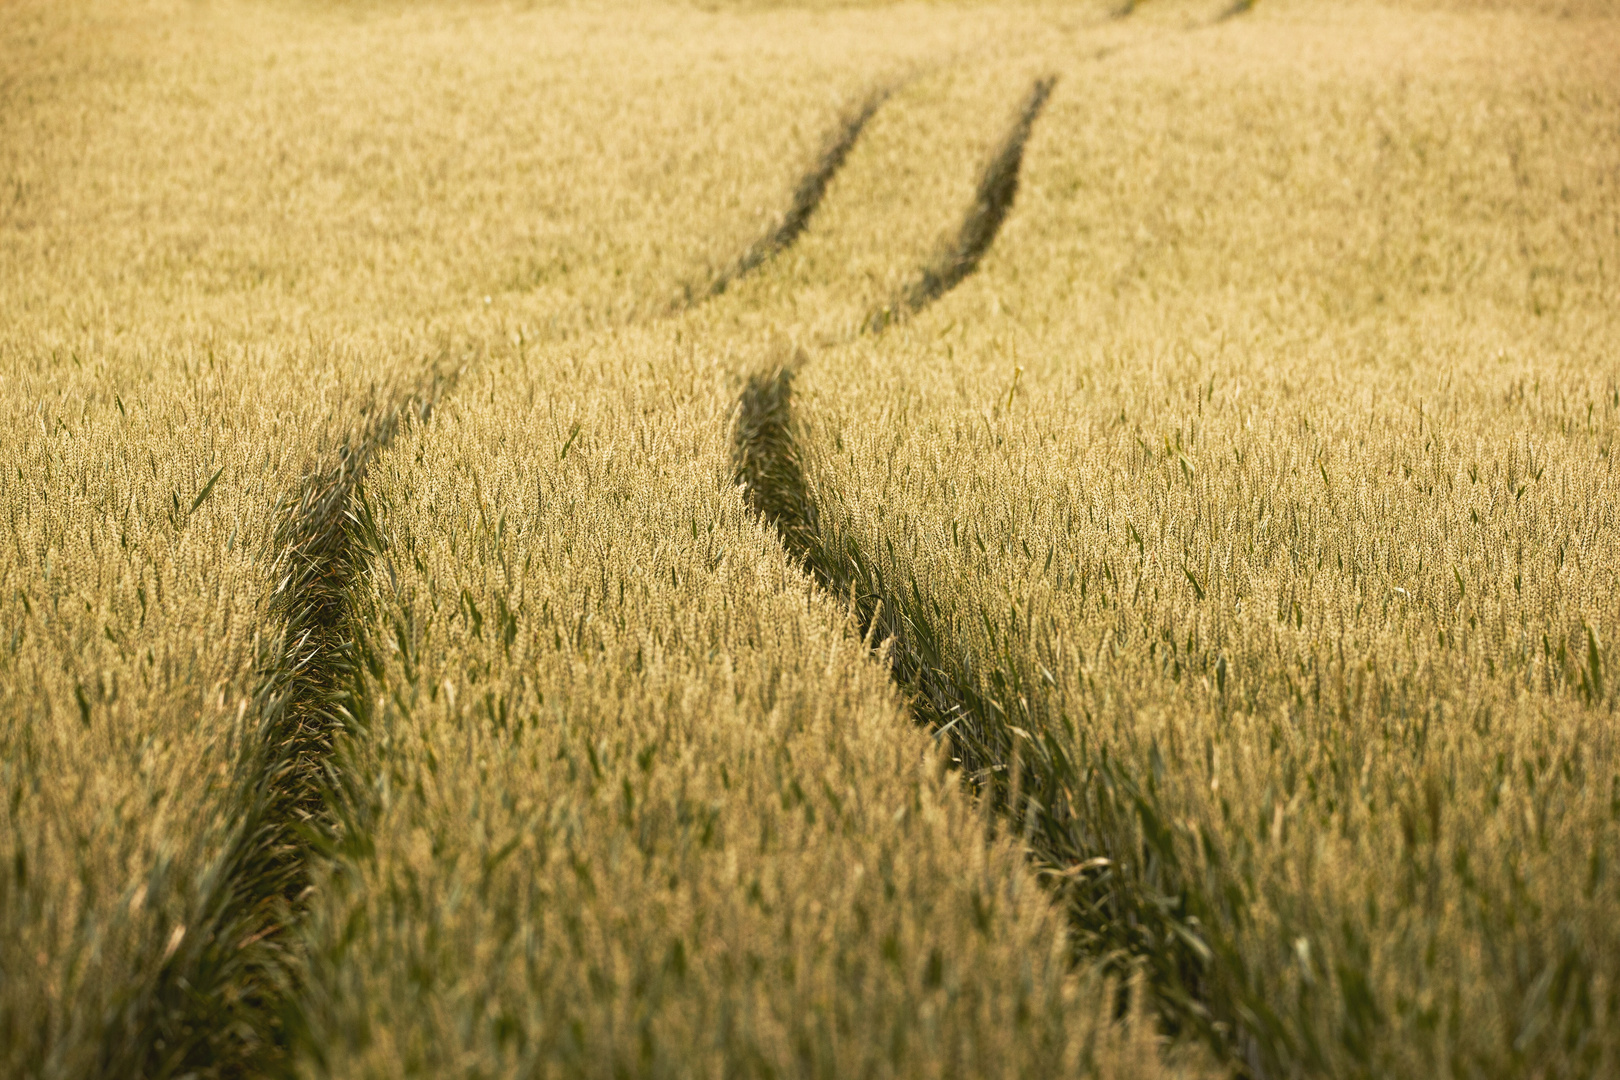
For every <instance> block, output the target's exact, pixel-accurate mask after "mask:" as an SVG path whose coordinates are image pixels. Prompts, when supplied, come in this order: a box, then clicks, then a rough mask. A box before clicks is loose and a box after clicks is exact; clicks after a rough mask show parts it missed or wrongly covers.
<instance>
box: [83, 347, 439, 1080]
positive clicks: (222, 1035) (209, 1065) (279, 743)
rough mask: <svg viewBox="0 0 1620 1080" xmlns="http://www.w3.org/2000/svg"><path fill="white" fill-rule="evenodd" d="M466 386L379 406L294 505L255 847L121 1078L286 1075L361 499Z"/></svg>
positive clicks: (321, 835) (269, 665) (341, 697)
mask: <svg viewBox="0 0 1620 1080" xmlns="http://www.w3.org/2000/svg"><path fill="white" fill-rule="evenodd" d="M456 374H457V373H456V372H454V371H441V370H434V371H430V372H428V373H426V374H425V375H424V377H423V379H422V380H421V382H420V383H419V385H418V386H416V387H414V388H412V389H411V390H409V391H407V392H406V393H404V394H401V395H399V396H397V397H395V398H394V399H392V400H388V399H385V400H382V401H379V402H377V403H376V404H375V405H374V407H373V408H372V409H370V410H368V415H367V416H365V417H364V418H363V420H362V422H361V423H360V424H359V425H357V426H358V434H356V435H355V437H354V438H353V439H351V440H350V441H349V442H348V443H346V444H345V445H344V446H342V447H341V448H339V450H338V451H337V453H336V454H334V455H333V456H332V457H331V458H330V459H329V460H326V461H323V462H319V463H318V464H317V465H316V466H315V467H314V468H312V469H311V470H310V471H309V472H308V473H307V474H306V475H305V476H304V478H303V480H302V481H301V482H300V484H299V487H298V490H296V491H293V492H289V493H288V495H287V497H286V499H285V511H284V518H283V522H282V525H281V526H280V529H279V532H278V535H277V538H276V540H277V551H278V554H277V558H276V560H275V562H274V564H273V566H272V568H271V572H272V573H273V574H274V575H275V578H276V579H277V588H276V591H275V595H274V615H275V618H276V620H277V621H278V623H279V630H278V631H274V632H276V633H277V635H278V639H277V641H276V642H275V644H274V645H273V646H272V647H270V648H269V649H268V650H267V651H266V659H265V661H264V663H263V668H262V670H261V672H260V674H259V678H258V689H257V692H256V694H255V697H254V708H255V710H256V711H257V713H258V724H257V728H258V737H259V745H258V746H257V747H255V748H254V749H253V751H252V754H251V757H250V759H249V760H251V761H252V762H253V764H252V766H251V768H250V769H249V771H248V775H246V776H244V777H242V778H241V780H240V784H241V791H240V794H239V795H238V797H237V802H238V805H239V806H240V808H241V814H242V819H243V820H242V827H241V828H240V830H239V832H238V836H239V840H238V843H237V846H236V848H235V849H234V850H233V851H231V853H230V855H229V856H228V858H227V859H226V861H225V864H224V865H225V870H224V871H223V872H222V873H221V874H220V875H219V876H218V877H217V878H216V879H215V880H214V881H212V882H211V883H210V899H209V902H208V903H207V905H206V910H207V912H208V918H207V924H206V925H204V926H200V927H193V928H190V929H189V931H188V933H187V935H186V936H187V939H188V940H189V941H191V942H195V943H196V944H195V945H194V946H191V947H188V948H186V949H182V950H177V951H175V952H174V954H173V955H172V956H170V957H169V958H168V959H167V961H166V963H165V964H164V966H163V967H162V968H161V969H160V970H159V971H157V972H156V973H154V976H153V979H152V982H151V983H150V985H149V986H148V987H147V989H146V991H145V992H144V993H143V994H142V995H141V999H140V1002H139V1004H138V1005H137V1015H136V1030H137V1031H138V1032H139V1033H140V1037H139V1038H138V1039H136V1040H135V1041H133V1042H129V1041H126V1040H123V1039H119V1040H117V1041H116V1042H113V1043H110V1044H109V1045H108V1047H107V1048H106V1049H105V1050H104V1052H103V1055H102V1058H103V1065H104V1071H105V1073H106V1074H107V1075H157V1076H172V1075H178V1074H190V1075H199V1074H200V1075H244V1074H252V1073H264V1072H269V1071H273V1070H274V1066H275V1063H276V1060H277V1058H278V1054H277V1049H278V1048H279V1047H281V1046H282V1045H283V1044H284V1034H283V1032H282V1031H281V1030H280V1023H281V1020H280V1018H281V1015H282V1013H283V1005H284V1003H285V1002H286V1000H287V999H288V998H289V996H290V995H292V994H294V993H295V992H296V989H297V964H296V956H295V954H294V951H293V945H292V943H291V941H290V936H289V931H290V930H291V928H292V926H293V925H294V924H295V922H296V920H297V919H298V917H299V915H300V913H301V911H302V910H303V908H304V905H305V902H306V900H307V890H308V886H309V880H310V860H311V858H312V856H313V853H314V851H315V850H316V849H317V847H318V846H319V845H320V844H321V843H322V842H323V841H324V839H326V838H327V837H328V836H330V834H331V824H330V814H329V811H328V804H327V798H326V789H327V786H328V781H327V778H326V771H325V762H326V757H327V754H328V752H329V751H330V749H331V746H332V740H333V738H334V736H335V735H336V733H337V731H338V730H339V729H340V728H341V726H342V724H343V717H344V716H345V714H346V713H347V712H348V711H349V703H348V701H347V696H348V691H349V687H350V686H351V685H352V678H351V675H352V669H353V663H354V650H353V642H352V638H351V636H350V633H349V627H348V622H347V614H346V599H347V597H346V594H347V590H348V588H349V584H350V582H351V581H352V580H353V579H354V577H355V574H356V573H357V572H358V570H359V569H360V562H361V560H362V559H363V557H364V555H363V550H362V548H361V546H360V545H358V544H357V543H356V541H355V529H354V525H355V518H354V506H355V504H356V496H357V492H358V489H359V487H360V485H361V483H362V482H363V480H364V478H365V473H366V467H367V465H368V464H369V463H370V461H371V459H372V458H373V457H374V456H375V455H376V454H377V452H378V451H379V450H381V449H382V448H383V447H384V446H386V445H387V444H388V442H389V441H390V440H391V439H392V438H393V436H394V434H395V433H396V432H397V431H398V430H399V427H400V425H401V423H402V422H404V421H405V419H406V418H407V417H409V416H413V415H414V416H416V417H418V418H425V417H426V416H427V414H428V413H429V411H430V410H431V409H432V408H433V405H434V403H435V402H436V401H437V400H438V399H439V398H440V397H441V396H443V395H444V394H445V393H446V392H448V391H449V389H450V388H451V387H452V386H453V385H454V382H455V379H456ZM267 629H268V628H267ZM250 945H251V946H253V948H251V949H249V948H248V946H250ZM244 1018H246V1019H245V1020H244ZM244 1022H245V1023H246V1025H247V1027H248V1028H249V1029H250V1030H242V1025H243V1024H244Z"/></svg>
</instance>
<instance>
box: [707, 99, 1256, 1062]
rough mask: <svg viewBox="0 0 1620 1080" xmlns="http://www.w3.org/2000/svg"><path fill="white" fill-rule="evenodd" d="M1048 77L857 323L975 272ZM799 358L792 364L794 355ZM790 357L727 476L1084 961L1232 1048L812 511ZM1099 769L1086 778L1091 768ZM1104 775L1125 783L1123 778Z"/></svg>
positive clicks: (974, 708)
mask: <svg viewBox="0 0 1620 1080" xmlns="http://www.w3.org/2000/svg"><path fill="white" fill-rule="evenodd" d="M1054 82H1055V80H1054V79H1053V78H1051V77H1045V78H1041V79H1038V80H1036V82H1035V83H1034V85H1033V86H1032V87H1031V89H1030V91H1029V94H1028V95H1027V96H1026V98H1025V100H1024V103H1023V106H1022V107H1021V109H1020V110H1019V112H1018V114H1017V118H1016V119H1015V121H1014V123H1013V124H1012V126H1011V128H1010V129H1009V130H1008V132H1007V133H1006V134H1005V135H1004V137H1003V138H1002V140H1001V142H1000V143H999V145H998V147H997V149H996V151H995V152H994V153H993V155H992V156H991V158H990V159H989V161H988V162H987V163H986V165H985V167H984V169H983V172H982V173H981V176H980V180H979V184H978V188H977V191H976V194H975V198H974V201H973V203H972V204H971V205H970V206H969V208H968V210H967V212H966V213H965V214H964V217H963V220H962V223H961V225H960V227H959V229H958V230H957V233H956V236H955V239H954V241H953V242H952V243H951V244H949V245H948V246H947V247H946V248H945V249H944V253H943V254H942V255H941V256H940V257H939V258H938V259H937V260H936V261H934V262H933V263H931V264H930V265H928V266H927V267H925V268H924V269H923V270H922V271H921V272H920V273H919V275H918V276H917V277H916V278H915V279H914V280H913V281H912V283H911V284H910V285H909V286H908V287H907V288H906V289H905V290H904V291H903V292H902V293H901V294H900V296H899V297H898V298H897V299H896V300H895V301H893V302H891V303H890V304H888V305H886V306H884V307H882V308H879V309H878V310H876V311H875V312H874V313H873V314H872V315H871V316H870V317H869V318H868V320H867V323H866V329H867V331H868V332H871V333H882V332H883V331H884V330H886V329H887V328H888V327H890V326H891V325H893V324H895V323H896V322H898V321H899V320H901V319H904V318H906V317H908V316H909V315H911V314H914V313H915V312H917V311H919V310H921V309H922V308H923V307H925V306H926V305H927V304H929V303H932V302H933V301H934V300H936V299H938V298H939V297H940V296H943V295H944V294H945V293H946V292H948V291H949V290H950V289H952V288H954V287H955V286H956V285H958V284H960V283H961V282H962V281H963V280H964V279H965V278H967V277H968V276H969V275H970V274H972V273H973V272H974V270H975V269H977V267H978V265H979V263H980V261H981V260H982V258H983V257H984V255H985V253H986V252H987V251H988V250H989V248H990V246H991V244H992V243H993V242H994V240H995V237H996V234H997V232H998V231H999V230H1000V228H1001V225H1002V224H1003V222H1004V221H1005V220H1006V218H1007V215H1008V214H1009V213H1010V212H1011V209H1012V205H1013V201H1014V199H1015V197H1016V195H1017V191H1018V176H1019V171H1020V166H1021V164H1022V161H1023V151H1024V146H1025V144H1026V143H1027V141H1028V139H1029V136H1030V133H1031V130H1032V129H1033V127H1034V124H1035V121H1036V119H1037V118H1038V117H1039V115H1040V112H1041V109H1042V108H1043V106H1044V105H1045V104H1046V101H1047V99H1048V98H1049V96H1050V94H1051V91H1052V88H1053V84H1054ZM800 362H802V361H800ZM794 374H795V366H794V365H786V366H777V367H773V368H770V369H767V370H764V371H758V372H755V373H754V374H753V375H752V376H750V378H749V379H748V381H747V384H746V386H745V387H744V389H743V392H742V395H741V399H740V401H739V409H738V418H737V428H736V436H735V460H736V474H737V478H738V481H739V483H740V485H741V487H742V490H743V493H744V498H745V499H746V500H747V501H748V503H749V505H750V507H752V509H753V510H754V511H755V512H756V513H757V514H759V515H760V516H761V517H762V518H763V519H764V520H766V521H769V522H770V523H771V524H772V525H774V526H775V528H776V530H777V532H778V534H779V535H780V537H781V539H782V542H783V544H784V546H785V547H786V548H787V549H788V551H789V552H790V553H791V554H792V555H793V557H794V558H795V559H796V560H797V561H798V562H799V563H800V565H801V566H803V567H804V568H805V570H806V571H807V572H808V573H810V574H811V575H812V576H813V577H815V578H816V580H817V581H818V582H820V584H821V585H822V586H823V587H824V588H826V589H827V590H828V591H830V592H832V593H834V594H836V595H839V596H844V597H847V598H848V599H849V601H850V603H851V604H852V606H853V609H854V615H855V617H856V619H857V621H858V624H859V626H860V629H861V632H862V634H863V635H865V636H866V637H868V638H869V639H871V640H877V641H884V642H887V647H888V655H889V661H890V664H891V671H892V674H893V677H894V680H895V682H896V684H897V685H899V686H900V688H901V689H902V690H903V691H904V692H905V694H906V697H907V700H908V703H909V705H910V707H911V711H912V714H913V717H914V719H915V720H916V721H917V722H918V723H919V724H920V725H922V726H923V727H925V728H926V729H928V730H929V731H931V732H933V733H934V735H935V737H936V738H941V739H944V738H948V739H949V740H950V744H951V747H952V758H953V760H954V761H955V762H956V763H957V765H958V767H959V769H960V771H961V774H962V778H963V781H964V783H965V784H966V785H967V786H968V788H969V789H970V790H971V791H973V793H974V794H975V795H977V796H979V797H981V798H983V799H986V800H987V801H988V802H989V804H990V805H991V806H992V807H994V808H995V809H996V810H997V811H998V812H999V814H1000V815H1001V817H1002V819H1003V820H1004V821H1006V822H1007V823H1008V824H1009V826H1011V827H1014V828H1016V829H1018V830H1019V831H1022V832H1023V833H1024V834H1025V835H1026V836H1027V837H1028V839H1029V844H1030V854H1031V857H1032V858H1033V859H1034V860H1035V861H1036V863H1038V864H1040V865H1041V866H1042V867H1043V868H1044V869H1046V870H1047V871H1048V874H1047V880H1048V882H1049V884H1051V885H1052V886H1053V888H1054V892H1055V893H1056V894H1057V896H1058V898H1059V900H1060V902H1061V903H1062V904H1063V906H1064V908H1065V910H1066V912H1067V914H1068V917H1069V920H1070V923H1071V925H1072V926H1073V927H1074V929H1075V939H1076V941H1077V942H1085V943H1088V945H1086V946H1084V947H1083V948H1084V953H1085V955H1086V958H1088V959H1090V960H1093V961H1095V960H1097V959H1098V958H1099V956H1100V955H1102V954H1109V955H1112V956H1113V957H1114V960H1115V966H1116V967H1117V968H1118V970H1119V971H1120V973H1121V974H1128V973H1129V972H1130V971H1132V970H1133V969H1134V968H1135V967H1137V966H1138V965H1140V966H1142V967H1144V968H1145V969H1146V970H1147V973H1148V974H1149V976H1150V978H1151V980H1152V982H1153V984H1154V988H1155V991H1156V993H1155V997H1156V1000H1157V1004H1158V1007H1159V1011H1160V1013H1161V1015H1162V1017H1163V1018H1164V1020H1165V1022H1166V1026H1167V1029H1168V1030H1171V1031H1177V1032H1179V1031H1187V1032H1194V1033H1197V1034H1199V1035H1201V1036H1202V1037H1203V1038H1204V1039H1205V1040H1206V1041H1208V1042H1209V1043H1211V1044H1212V1045H1213V1046H1215V1047H1216V1049H1217V1050H1218V1051H1220V1052H1222V1053H1225V1054H1228V1055H1230V1052H1231V1047H1230V1044H1229V1037H1228V1035H1227V1034H1226V1032H1227V1031H1228V1030H1229V1029H1228V1028H1224V1027H1218V1026H1217V1025H1216V1024H1215V1023H1213V1022H1212V1021H1213V1019H1214V1014H1213V1013H1212V1011H1211V1009H1210V1007H1209V1005H1208V1004H1207V1003H1206V1002H1204V1001H1203V1000H1202V996H1203V995H1202V994H1201V992H1200V991H1201V978H1200V975H1199V972H1200V964H1199V960H1198V958H1197V957H1196V956H1194V955H1193V954H1192V952H1191V951H1190V949H1189V948H1184V947H1181V945H1179V944H1178V942H1179V940H1180V939H1179V938H1178V937H1177V936H1176V934H1175V927H1174V926H1172V925H1170V923H1171V920H1170V919H1169V918H1168V917H1167V916H1166V914H1165V913H1164V912H1163V911H1162V910H1160V908H1159V906H1158V905H1157V904H1156V903H1155V899H1156V898H1155V897H1151V896H1148V895H1145V894H1139V893H1138V892H1137V891H1134V890H1132V889H1131V888H1129V887H1128V886H1127V887H1121V886H1120V885H1119V884H1117V883H1115V884H1093V883H1090V882H1088V881H1087V880H1086V879H1085V878H1084V877H1077V876H1075V875H1073V874H1065V873H1062V872H1059V871H1060V870H1061V868H1064V867H1068V866H1072V865H1074V864H1075V863H1077V862H1078V861H1081V860H1083V859H1084V858H1085V857H1087V856H1088V855H1090V854H1095V853H1094V852H1084V851H1076V850H1074V849H1073V848H1074V843H1073V839H1072V833H1071V832H1069V831H1068V830H1067V829H1063V828H1051V829H1048V828H1044V827H1042V826H1043V824H1046V823H1044V822H1043V818H1044V815H1043V814H1032V813H1030V811H1029V808H1030V807H1032V806H1038V807H1042V808H1048V807H1058V806H1064V805H1067V804H1068V801H1069V799H1070V797H1071V793H1069V792H1067V791H1066V790H1064V788H1065V785H1066V784H1067V782H1068V780H1069V779H1070V778H1069V777H1066V776H1065V775H1062V773H1061V771H1060V770H1057V769H1053V768H1051V767H1050V765H1051V762H1050V760H1048V759H1046V758H1044V757H1042V756H1041V755H1038V754H1030V755H1024V754H1022V753H1021V752H1020V749H1021V748H1020V745H1019V742H1018V738H1017V732H1016V730H1015V729H1014V728H1013V727H1012V725H1011V722H1010V721H1009V719H1008V715H1007V711H1006V709H1005V708H1004V707H1003V705H1002V703H1000V702H998V701H996V700H993V699H992V697H990V696H987V695H986V694H985V693H984V692H982V691H981V689H980V688H979V687H978V685H977V680H976V679H975V678H974V674H973V670H974V665H973V663H972V662H971V660H970V659H969V658H966V657H962V656H958V655H956V654H955V651H954V650H953V649H952V647H951V646H950V644H949V641H948V636H947V634H946V633H945V632H944V628H943V627H938V626H936V625H935V615H934V612H933V611H932V610H931V609H930V605H929V604H928V603H927V599H926V597H924V596H923V595H921V594H920V593H918V592H917V591H916V589H915V586H914V585H913V588H912V589H911V590H908V589H907V588H906V583H904V582H898V581H893V580H887V579H885V577H884V576H883V575H882V574H881V573H879V572H877V570H876V569H875V567H876V566H877V564H878V560H877V559H876V558H875V557H874V555H875V553H873V552H868V551H863V550H861V548H860V547H859V546H858V545H856V544H855V543H854V542H853V541H852V540H851V539H849V538H848V537H845V536H834V535H832V531H831V530H828V529H824V528H823V526H822V522H821V510H820V507H819V506H818V504H817V502H816V498H815V495H814V494H813V492H812V490H811V487H810V485H809V484H808V483H807V482H806V478H805V474H804V468H803V457H802V452H801V449H800V447H799V445H798V444H797V443H796V441H795V439H796V435H795V432H796V430H797V427H798V426H797V425H796V423H795V420H794V399H793V379H794ZM1092 779H1097V778H1095V777H1094V778H1092ZM1108 780H1109V781H1111V782H1112V781H1118V782H1121V783H1123V784H1126V785H1129V783H1130V778H1129V777H1125V776H1119V777H1114V776H1112V775H1110V777H1108Z"/></svg>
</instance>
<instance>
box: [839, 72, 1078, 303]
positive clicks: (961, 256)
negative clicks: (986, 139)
mask: <svg viewBox="0 0 1620 1080" xmlns="http://www.w3.org/2000/svg"><path fill="white" fill-rule="evenodd" d="M1056 83H1057V76H1055V75H1046V76H1043V77H1041V78H1039V79H1036V80H1035V83H1034V85H1033V86H1031V87H1030V89H1029V94H1028V96H1026V97H1025V98H1024V104H1023V107H1022V108H1020V109H1019V111H1018V117H1017V119H1015V120H1014V121H1013V125H1012V127H1011V128H1009V129H1008V130H1007V133H1006V134H1005V135H1004V136H1002V140H1001V143H1000V145H999V146H998V147H997V148H996V152H995V154H994V155H992V156H991V158H990V160H989V161H988V162H986V163H985V166H984V171H983V172H982V173H980V174H979V186H978V189H977V190H976V191H975V192H974V195H973V203H972V205H970V206H969V207H968V211H967V214H966V215H964V216H963V218H962V224H961V226H960V227H959V228H958V229H957V232H956V237H955V239H954V240H953V241H952V242H951V243H950V244H948V245H946V247H945V250H944V251H943V253H942V254H941V255H940V256H939V257H938V258H937V259H935V260H934V262H933V263H931V264H929V265H928V266H925V267H923V269H922V271H921V273H919V274H918V276H917V278H916V280H914V281H912V282H911V284H909V285H907V286H906V288H905V289H904V290H902V291H901V293H900V295H899V296H898V297H896V298H895V300H894V301H893V302H891V303H890V304H888V305H887V306H885V307H882V308H879V309H878V310H877V311H874V312H873V313H872V314H871V315H869V316H868V317H867V320H866V329H867V330H868V331H869V332H872V333H877V332H880V331H882V330H883V329H884V328H886V327H887V326H889V325H890V324H891V323H894V322H897V321H899V320H901V319H904V318H907V317H909V316H911V315H914V314H916V313H917V312H919V311H921V310H922V309H923V308H925V307H927V306H928V305H929V304H931V303H933V302H934V301H935V300H937V299H939V298H940V297H941V296H944V295H945V294H946V293H948V292H950V291H951V290H952V289H954V288H956V286H957V285H959V284H961V282H962V280H963V279H964V278H966V277H967V276H968V275H969V274H971V273H973V271H975V270H977V269H978V268H979V261H980V260H981V259H983V258H984V253H985V252H986V251H988V250H990V245H991V244H992V243H993V242H994V241H995V239H996V233H998V232H1000V231H1001V224H1002V222H1004V221H1005V220H1006V219H1007V214H1008V212H1009V211H1010V210H1012V204H1013V200H1014V199H1015V198H1016V197H1017V195H1018V174H1019V170H1020V169H1021V168H1022V166H1023V162H1024V144H1025V143H1027V142H1028V141H1029V135H1030V132H1031V131H1032V130H1033V129H1034V127H1035V121H1036V119H1038V118H1039V117H1040V115H1041V110H1042V109H1043V108H1045V107H1046V102H1047V99H1048V98H1050V97H1051V96H1052V87H1053V86H1054V85H1055V84H1056Z"/></svg>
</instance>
